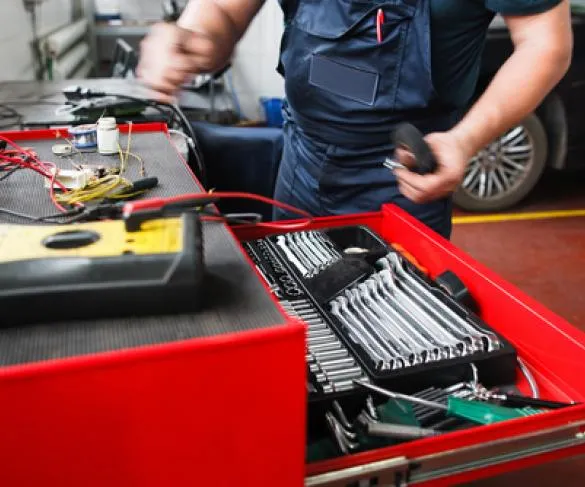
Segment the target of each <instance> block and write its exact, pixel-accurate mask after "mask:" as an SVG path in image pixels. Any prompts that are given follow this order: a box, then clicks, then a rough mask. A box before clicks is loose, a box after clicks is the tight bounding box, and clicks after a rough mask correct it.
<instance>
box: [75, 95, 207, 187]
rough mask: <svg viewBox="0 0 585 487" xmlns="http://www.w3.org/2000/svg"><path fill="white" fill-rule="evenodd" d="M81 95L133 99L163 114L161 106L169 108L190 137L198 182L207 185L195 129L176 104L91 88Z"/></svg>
mask: <svg viewBox="0 0 585 487" xmlns="http://www.w3.org/2000/svg"><path fill="white" fill-rule="evenodd" d="M83 96H85V97H87V98H96V97H104V96H112V97H118V98H121V99H125V100H130V101H134V102H136V103H141V104H143V105H145V106H149V107H152V108H154V109H156V110H158V111H160V112H162V113H163V114H165V115H167V114H166V112H164V110H163V109H162V108H161V107H166V108H168V109H170V110H171V111H172V112H173V114H174V115H175V116H176V117H177V118H178V120H179V122H180V125H181V126H182V127H183V130H184V131H185V132H186V133H187V135H188V136H189V137H190V138H191V141H192V144H189V147H190V148H191V151H192V153H193V156H194V158H195V164H196V166H197V167H196V176H197V178H198V179H199V182H200V183H201V184H202V185H203V186H204V187H206V186H207V172H206V170H205V164H204V162H203V155H202V154H201V153H200V151H199V144H198V143H197V136H196V134H195V130H194V129H193V126H192V125H191V123H190V122H189V120H188V119H187V117H186V116H185V114H184V113H183V111H182V110H181V108H180V107H179V106H178V105H176V104H173V103H164V102H160V101H157V100H149V99H145V98H138V97H135V96H130V95H124V94H118V93H105V92H101V91H100V92H94V91H91V90H86V91H85V92H84V94H83Z"/></svg>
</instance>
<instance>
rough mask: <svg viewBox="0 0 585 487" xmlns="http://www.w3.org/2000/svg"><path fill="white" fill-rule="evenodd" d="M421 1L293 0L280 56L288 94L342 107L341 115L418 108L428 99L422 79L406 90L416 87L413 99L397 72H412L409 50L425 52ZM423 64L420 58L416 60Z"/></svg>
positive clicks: (333, 107) (329, 108)
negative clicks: (295, 5) (285, 46)
mask: <svg viewBox="0 0 585 487" xmlns="http://www.w3.org/2000/svg"><path fill="white" fill-rule="evenodd" d="M427 2H428V0H299V5H298V8H297V12H296V15H295V17H294V19H293V21H292V24H291V26H290V27H291V29H290V30H291V32H290V34H289V35H290V42H289V47H288V53H287V55H286V56H285V60H287V64H288V66H285V70H286V73H287V74H286V82H287V91H288V93H289V98H294V97H295V96H297V97H299V100H298V101H299V102H302V101H304V102H305V104H308V103H309V102H310V103H312V104H313V106H319V107H323V109H325V110H327V111H328V113H332V112H335V111H336V110H337V111H341V112H344V113H338V115H339V117H344V116H347V115H349V114H356V113H358V112H360V111H365V110H368V109H369V110H371V109H372V107H375V108H378V109H386V110H396V109H409V108H420V106H417V105H421V104H423V105H424V103H425V101H426V98H428V97H427V92H428V91H429V87H427V86H426V85H428V84H429V83H428V78H427V79H425V77H422V79H421V78H420V77H419V78H418V80H417V86H412V85H411V86H409V87H407V88H406V89H408V90H411V91H412V90H414V91H416V90H419V91H420V92H421V95H420V96H416V95H415V96H413V94H412V93H402V91H403V87H402V85H403V83H402V76H401V73H404V68H406V72H407V75H408V71H409V70H412V69H411V67H410V66H405V63H407V62H412V59H413V53H415V55H416V52H420V51H421V50H422V51H425V50H426V51H428V50H430V46H429V40H428V38H426V37H425V36H427V35H428V32H426V33H425V32H424V31H425V29H424V27H425V24H426V26H427V27H428V24H429V22H428V20H429V15H428V7H427V9H423V8H422V7H424V6H425V4H426V3H427ZM423 10H424V11H423ZM380 12H381V13H382V14H383V21H382V22H381V23H380V22H379V21H378V16H379V13H380ZM417 19H418V22H417ZM417 23H418V25H416V24H417ZM427 30H428V29H427ZM409 53H410V54H409ZM426 61H427V59H425V56H421V57H420V63H422V64H424V63H425V62H426ZM401 90H402V91H401ZM291 93H292V95H291ZM301 98H302V100H301ZM291 101H292V103H293V104H295V101H294V99H293V100H291Z"/></svg>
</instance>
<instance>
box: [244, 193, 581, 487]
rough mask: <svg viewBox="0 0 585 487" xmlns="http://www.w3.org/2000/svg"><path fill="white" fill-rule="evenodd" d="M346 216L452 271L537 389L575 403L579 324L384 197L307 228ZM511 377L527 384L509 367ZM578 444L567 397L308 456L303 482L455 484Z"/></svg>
mask: <svg viewBox="0 0 585 487" xmlns="http://www.w3.org/2000/svg"><path fill="white" fill-rule="evenodd" d="M354 225H359V226H365V227H367V228H369V229H371V230H373V231H374V232H375V233H376V234H377V235H379V236H381V237H382V238H383V239H384V240H385V241H386V242H388V243H392V244H395V245H396V244H398V245H399V246H400V247H402V248H403V249H406V250H407V251H408V253H410V254H411V255H412V256H414V257H415V258H416V260H417V261H418V263H419V265H421V266H424V268H426V270H427V272H428V273H429V274H430V277H431V278H433V277H436V276H439V275H441V274H442V273H443V272H444V271H446V270H450V271H452V272H454V273H455V274H456V275H457V276H458V277H459V278H460V279H461V280H462V281H463V283H464V284H465V286H466V287H467V288H468V290H469V292H470V294H471V295H472V296H473V297H474V299H475V301H476V304H477V306H478V309H479V311H478V314H479V316H480V317H481V318H482V319H483V320H484V321H485V322H486V323H487V324H489V326H490V327H491V328H492V329H494V330H495V331H496V332H498V333H499V334H501V335H502V336H504V337H505V339H506V340H508V341H509V342H510V343H511V344H512V345H513V346H514V347H515V349H516V351H517V353H518V355H519V357H521V359H522V360H523V362H524V364H526V366H527V367H528V368H529V370H530V371H531V372H532V375H533V377H534V379H535V380H536V382H537V386H538V389H539V391H540V397H541V398H544V399H550V400H556V401H561V402H576V403H580V402H582V401H583V400H584V399H585V381H583V378H582V377H581V368H582V367H581V363H582V361H583V358H584V357H585V334H584V333H582V332H581V331H579V330H578V329H576V328H574V327H573V326H571V325H570V324H569V323H567V322H566V321H564V320H563V319H562V318H560V317H559V316H557V315H555V314H553V313H552V312H550V311H549V310H547V309H545V308H544V307H543V306H541V305H540V304H539V303H537V302H535V301H534V300H532V299H531V298H529V297H528V296H526V295H524V294H523V293H522V292H521V291H520V290H518V289H516V288H515V287H513V286H511V285H510V284H508V283H506V282H505V281H503V280H502V279H501V278H500V277H498V276H497V275H495V274H494V273H493V272H491V271H490V270H489V269H486V268H485V267H483V266H482V265H481V264H479V263H477V262H475V261H474V260H473V259H471V258H470V257H469V256H468V255H466V254H465V253H463V252H462V251H460V250H458V249H457V248H455V247H454V246H453V245H452V244H451V243H450V242H448V241H446V240H445V239H443V238H441V237H439V236H437V235H436V234H434V233H433V232H430V231H429V230H428V229H427V228H426V227H424V226H423V225H422V224H420V223H419V222H417V221H416V220H414V219H413V218H412V217H410V216H409V215H408V214H406V213H405V212H403V211H402V210H400V209H399V208H397V207H395V206H393V205H388V206H386V207H384V208H383V210H382V211H381V212H379V213H372V214H363V215H353V216H344V217H332V218H319V219H316V220H314V222H313V224H312V228H314V229H331V228H334V227H339V228H342V227H347V226H354ZM235 233H236V235H237V237H238V238H239V239H241V240H243V241H250V240H253V239H257V238H260V237H264V236H265V235H266V234H267V231H266V230H265V229H262V228H240V229H236V231H235ZM516 385H517V387H518V389H519V390H520V391H522V392H523V393H525V394H527V395H529V394H530V388H529V386H528V384H527V381H526V379H525V377H524V375H523V374H521V373H520V372H519V371H518V373H517V376H516ZM583 453H585V405H574V406H571V407H568V408H565V409H560V410H555V411H549V412H546V413H542V414H537V415H534V416H531V417H526V418H521V419H515V420H512V421H504V422H501V423H496V424H491V425H484V426H476V427H474V428H472V429H469V430H463V431H457V432H452V433H448V434H444V435H440V436H439V437H435V438H427V439H422V440H417V441H411V442H407V443H402V444H399V445H396V446H392V447H387V448H381V449H378V450H370V451H367V452H363V453H357V454H349V455H345V456H342V455H340V456H339V458H336V459H331V460H327V461H317V462H312V463H309V464H308V465H307V470H306V485H311V486H330V487H333V486H340V487H341V486H353V485H394V484H395V483H396V484H399V479H402V481H403V482H404V483H405V484H406V482H408V484H409V485H410V484H412V485H427V484H428V485H455V484H458V483H464V482H468V481H471V480H475V479H480V478H484V477H489V476H494V475H497V474H500V473H503V472H508V471H511V470H515V469H519V468H524V467H528V466H530V465H534V464H538V463H543V462H549V461H552V460H555V459H559V458H567V457H572V456H576V455H580V454H583ZM359 482H364V483H359ZM368 482H369V483H368Z"/></svg>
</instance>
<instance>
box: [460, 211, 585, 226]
mask: <svg viewBox="0 0 585 487" xmlns="http://www.w3.org/2000/svg"><path fill="white" fill-rule="evenodd" d="M580 216H585V208H583V209H580V210H555V211H535V212H531V213H500V214H493V215H464V216H454V217H453V224H454V225H465V224H469V223H495V222H510V221H523V220H548V219H552V218H575V217H580Z"/></svg>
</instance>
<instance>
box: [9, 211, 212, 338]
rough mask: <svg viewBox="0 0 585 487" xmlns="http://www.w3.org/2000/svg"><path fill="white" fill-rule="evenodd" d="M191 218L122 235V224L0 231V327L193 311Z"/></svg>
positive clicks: (197, 246)
mask: <svg viewBox="0 0 585 487" xmlns="http://www.w3.org/2000/svg"><path fill="white" fill-rule="evenodd" d="M203 276H204V262H203V242H202V230H201V221H200V218H199V216H198V215H197V214H196V213H195V212H185V213H182V214H181V215H180V216H176V217H167V218H164V217H161V218H156V219H150V220H147V221H144V222H142V223H141V225H140V228H139V230H138V231H128V228H127V226H126V224H125V222H124V221H123V220H112V221H98V222H92V223H79V224H72V225H67V226H63V225H51V226H49V225H10V224H7V225H0V309H2V315H1V316H2V317H1V318H0V325H3V326H11V325H15V324H23V323H29V322H55V321H58V320H65V319H94V318H101V317H121V316H132V315H142V316H143V315H145V314H148V315H151V314H169V313H173V312H176V311H187V310H191V309H194V308H196V307H197V306H198V305H199V300H198V297H200V294H201V293H200V291H201V285H202V281H203Z"/></svg>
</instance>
